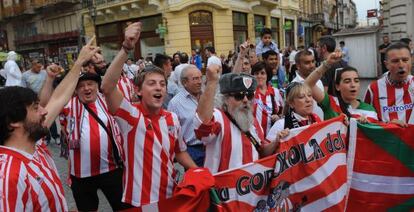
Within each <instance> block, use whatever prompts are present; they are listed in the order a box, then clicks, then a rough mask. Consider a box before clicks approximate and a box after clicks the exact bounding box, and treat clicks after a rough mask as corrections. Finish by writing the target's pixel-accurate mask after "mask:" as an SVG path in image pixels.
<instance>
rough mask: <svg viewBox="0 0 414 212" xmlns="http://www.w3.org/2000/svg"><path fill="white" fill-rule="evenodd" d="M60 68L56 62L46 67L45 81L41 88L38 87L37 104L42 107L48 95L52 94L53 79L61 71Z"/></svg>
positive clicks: (47, 99)
mask: <svg viewBox="0 0 414 212" xmlns="http://www.w3.org/2000/svg"><path fill="white" fill-rule="evenodd" d="M60 70H63V68H62V67H60V66H58V65H56V64H52V65H49V66H48V67H46V72H47V76H46V79H45V82H44V83H43V86H42V89H40V92H39V104H40V105H41V106H42V107H46V105H47V103H48V102H49V99H50V97H51V96H52V93H53V81H54V80H55V78H56V76H57V75H59V74H60V73H61V71H60Z"/></svg>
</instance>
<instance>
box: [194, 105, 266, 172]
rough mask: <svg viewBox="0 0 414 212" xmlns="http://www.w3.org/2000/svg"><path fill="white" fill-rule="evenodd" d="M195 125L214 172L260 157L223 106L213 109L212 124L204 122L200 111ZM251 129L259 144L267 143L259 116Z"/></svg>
mask: <svg viewBox="0 0 414 212" xmlns="http://www.w3.org/2000/svg"><path fill="white" fill-rule="evenodd" d="M194 127H195V134H196V137H197V139H199V140H201V141H202V142H203V143H204V145H205V146H206V157H205V161H204V166H205V167H206V168H208V169H209V170H210V172H211V173H213V174H214V173H217V172H220V171H224V170H227V169H231V168H236V167H239V166H241V165H243V164H246V163H250V162H253V161H255V160H257V159H259V153H258V152H257V150H256V149H255V147H254V145H253V144H252V143H251V141H250V140H249V138H248V137H247V136H246V135H245V134H244V133H242V132H241V131H240V130H239V129H238V128H237V127H236V125H234V124H233V123H232V122H231V121H230V119H229V118H228V117H227V116H226V114H225V113H224V112H223V111H221V110H218V109H214V113H213V119H212V120H211V121H210V123H209V124H203V123H202V122H201V120H200V118H199V117H198V114H197V115H196V116H195V118H194ZM250 133H251V134H252V136H253V137H254V138H255V139H256V140H257V141H258V142H260V144H264V142H266V143H267V141H266V140H265V139H264V134H263V130H262V128H261V127H260V125H259V122H258V121H257V120H256V119H254V125H253V126H251V127H250Z"/></svg>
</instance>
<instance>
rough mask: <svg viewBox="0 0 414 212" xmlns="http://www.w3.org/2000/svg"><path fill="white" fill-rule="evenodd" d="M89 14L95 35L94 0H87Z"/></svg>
mask: <svg viewBox="0 0 414 212" xmlns="http://www.w3.org/2000/svg"><path fill="white" fill-rule="evenodd" d="M87 5H88V12H89V16H90V17H91V19H92V24H93V29H94V33H95V35H96V16H97V15H96V6H95V1H94V0H87Z"/></svg>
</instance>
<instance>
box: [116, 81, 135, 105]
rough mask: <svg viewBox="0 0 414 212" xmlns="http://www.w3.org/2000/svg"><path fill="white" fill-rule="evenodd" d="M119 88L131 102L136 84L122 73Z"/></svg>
mask: <svg viewBox="0 0 414 212" xmlns="http://www.w3.org/2000/svg"><path fill="white" fill-rule="evenodd" d="M118 89H119V90H120V91H121V93H122V95H123V96H124V97H125V98H126V99H127V100H128V101H129V102H131V100H132V99H133V96H134V84H133V83H132V82H131V80H130V79H128V77H126V76H125V75H121V77H120V78H119V80H118Z"/></svg>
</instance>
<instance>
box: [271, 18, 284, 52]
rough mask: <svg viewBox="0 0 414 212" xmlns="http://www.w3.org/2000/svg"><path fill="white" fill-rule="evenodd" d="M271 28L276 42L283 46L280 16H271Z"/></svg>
mask: <svg viewBox="0 0 414 212" xmlns="http://www.w3.org/2000/svg"><path fill="white" fill-rule="evenodd" d="M270 22H271V30H272V39H273V40H274V41H275V43H276V44H277V45H278V46H279V48H280V47H281V45H280V33H279V30H280V28H279V18H273V17H272V18H271V19H270Z"/></svg>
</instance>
